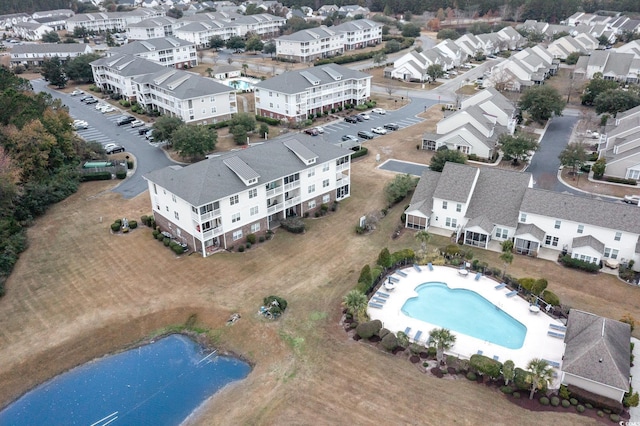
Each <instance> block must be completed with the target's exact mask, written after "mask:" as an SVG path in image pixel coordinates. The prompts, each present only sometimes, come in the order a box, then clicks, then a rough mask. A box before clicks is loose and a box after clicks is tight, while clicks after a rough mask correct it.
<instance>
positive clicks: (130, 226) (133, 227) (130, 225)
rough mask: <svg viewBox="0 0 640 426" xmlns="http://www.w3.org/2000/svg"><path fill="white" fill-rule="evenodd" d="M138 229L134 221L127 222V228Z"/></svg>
mask: <svg viewBox="0 0 640 426" xmlns="http://www.w3.org/2000/svg"><path fill="white" fill-rule="evenodd" d="M137 227H138V222H137V221H135V220H130V221H129V228H131V229H136V228H137Z"/></svg>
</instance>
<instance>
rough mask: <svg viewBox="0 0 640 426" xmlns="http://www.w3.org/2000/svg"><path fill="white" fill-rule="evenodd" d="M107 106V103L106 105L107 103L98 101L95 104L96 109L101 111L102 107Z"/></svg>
mask: <svg viewBox="0 0 640 426" xmlns="http://www.w3.org/2000/svg"><path fill="white" fill-rule="evenodd" d="M108 106H109V105H107V104H103V103H100V102H98V103H97V104H96V109H97V110H98V111H102V109H104V108H106V107H108Z"/></svg>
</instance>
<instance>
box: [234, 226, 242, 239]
mask: <svg viewBox="0 0 640 426" xmlns="http://www.w3.org/2000/svg"><path fill="white" fill-rule="evenodd" d="M240 238H242V229H239V230H237V231H233V241H238V240H239V239H240Z"/></svg>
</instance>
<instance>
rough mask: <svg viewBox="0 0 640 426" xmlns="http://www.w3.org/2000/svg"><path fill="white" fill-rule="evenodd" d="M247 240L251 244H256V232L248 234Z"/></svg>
mask: <svg viewBox="0 0 640 426" xmlns="http://www.w3.org/2000/svg"><path fill="white" fill-rule="evenodd" d="M247 242H248V243H249V244H255V243H256V234H249V235H247Z"/></svg>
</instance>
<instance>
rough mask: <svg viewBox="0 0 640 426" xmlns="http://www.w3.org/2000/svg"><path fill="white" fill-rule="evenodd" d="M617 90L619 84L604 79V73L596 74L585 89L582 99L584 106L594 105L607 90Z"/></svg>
mask: <svg viewBox="0 0 640 426" xmlns="http://www.w3.org/2000/svg"><path fill="white" fill-rule="evenodd" d="M617 88H618V83H617V82H615V81H613V80H605V79H604V78H602V73H596V74H594V76H593V78H592V79H591V81H589V83H588V84H587V86H586V87H585V88H584V92H583V93H582V96H581V97H580V100H581V101H582V105H593V102H594V101H595V100H596V98H597V97H598V95H600V94H601V93H604V92H606V91H607V90H614V89H617Z"/></svg>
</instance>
